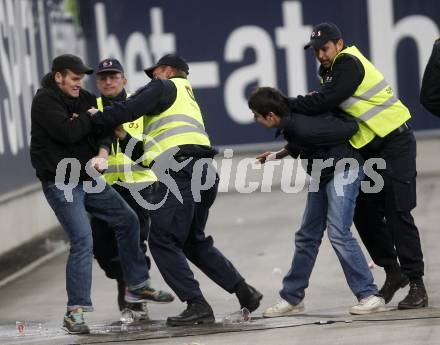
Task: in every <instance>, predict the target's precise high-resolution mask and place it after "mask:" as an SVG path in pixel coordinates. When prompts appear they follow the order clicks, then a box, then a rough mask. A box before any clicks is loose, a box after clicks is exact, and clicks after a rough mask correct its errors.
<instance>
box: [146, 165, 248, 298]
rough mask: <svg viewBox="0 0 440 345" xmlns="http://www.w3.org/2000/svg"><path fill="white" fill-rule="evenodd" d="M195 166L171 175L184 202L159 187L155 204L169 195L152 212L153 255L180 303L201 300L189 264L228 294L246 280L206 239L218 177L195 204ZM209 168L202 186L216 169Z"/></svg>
mask: <svg viewBox="0 0 440 345" xmlns="http://www.w3.org/2000/svg"><path fill="white" fill-rule="evenodd" d="M205 161H206V160H205ZM196 162H197V161H194V159H193V161H191V163H189V164H188V165H187V166H185V167H184V168H183V169H182V170H180V171H179V172H172V171H171V172H170V175H171V177H172V179H173V180H174V181H175V182H176V184H177V186H178V189H179V192H180V194H181V196H182V201H183V202H180V201H179V200H178V199H177V198H176V196H175V195H174V194H173V193H171V192H169V188H168V187H167V186H166V185H165V184H164V183H158V184H157V190H156V191H155V193H154V195H155V198H156V203H159V202H160V201H161V200H163V199H164V198H165V195H166V193H167V191H168V196H167V197H166V201H165V202H164V204H163V205H162V206H161V207H160V208H158V209H157V210H154V211H151V233H150V237H149V242H148V244H149V247H150V251H151V254H152V255H153V258H154V261H155V262H156V265H157V267H158V268H159V271H160V273H161V274H162V276H163V278H164V280H165V281H166V283H167V284H168V285H169V286H170V287H171V289H173V291H174V292H175V293H176V295H177V296H178V297H179V299H180V300H181V301H188V300H190V299H192V298H196V297H200V296H202V292H201V290H200V287H199V283H198V282H197V280H196V279H195V278H194V274H193V272H192V271H191V269H190V267H189V264H188V261H187V260H189V261H191V262H192V263H193V264H194V265H195V266H197V267H198V268H199V269H200V270H201V271H202V272H203V273H205V274H206V275H207V276H208V277H209V278H210V279H211V280H213V281H214V282H215V283H217V284H218V285H219V286H220V287H222V288H223V289H225V290H226V291H228V292H229V293H233V292H234V291H235V287H236V285H237V284H238V283H239V282H241V281H243V280H244V279H243V277H242V276H241V275H240V273H238V271H237V270H236V269H235V267H234V266H233V265H232V263H231V262H230V261H229V260H228V259H227V258H226V257H225V256H224V255H223V254H222V253H221V252H220V251H219V250H218V249H217V248H216V247H214V240H213V238H212V237H211V236H206V235H205V226H206V222H207V220H208V215H209V208H210V207H211V206H212V204H213V203H214V201H215V198H216V196H217V189H218V175H217V174H216V173H214V178H215V182H214V185H213V186H212V187H211V188H209V189H207V190H204V191H201V193H200V200H199V201H196V200H195V199H194V197H193V194H192V191H191V180H192V173H193V167H194V165H195V164H196V169H199V168H201V167H200V166H197V163H196ZM209 165H210V164H205V165H204V166H203V168H202V173H201V175H202V183H205V182H206V174H207V171H208V169H213V167H212V164H211V166H209ZM211 171H212V170H211Z"/></svg>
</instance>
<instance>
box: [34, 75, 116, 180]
mask: <svg viewBox="0 0 440 345" xmlns="http://www.w3.org/2000/svg"><path fill="white" fill-rule="evenodd" d="M41 85H42V87H41V88H40V89H39V90H38V91H37V93H36V95H35V97H34V99H33V101H32V109H31V149H30V153H31V161H32V165H33V167H34V168H35V170H36V174H37V177H38V178H39V179H40V180H41V181H54V180H55V173H56V169H57V165H58V163H59V162H60V161H61V160H62V159H63V158H76V159H78V160H79V162H80V163H81V174H80V180H86V179H89V177H88V175H87V174H86V173H85V170H84V167H85V164H86V162H87V161H88V160H90V159H91V158H92V157H94V156H96V155H97V153H98V150H99V147H106V148H107V149H108V150H109V149H110V145H111V138H108V137H101V138H98V139H95V138H94V137H92V136H91V135H89V133H90V131H91V128H92V124H91V121H90V117H89V115H88V114H87V113H86V110H87V109H89V108H90V107H92V106H94V107H96V97H95V96H94V95H93V94H91V93H89V92H87V91H86V90H80V94H79V97H78V98H72V97H68V96H67V95H66V94H64V93H63V92H62V91H61V89H60V88H59V87H58V86H57V85H56V83H55V80H54V77H53V74H52V73H49V74H47V75H46V76H45V77H44V78H43V80H42V82H41ZM73 113H76V114H79V117H76V118H72V114H73ZM67 178H68V177H66V180H67Z"/></svg>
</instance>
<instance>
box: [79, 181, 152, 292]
mask: <svg viewBox="0 0 440 345" xmlns="http://www.w3.org/2000/svg"><path fill="white" fill-rule="evenodd" d="M85 205H86V209H87V211H88V212H90V213H91V214H92V215H93V216H95V217H96V218H99V219H101V220H103V221H105V222H106V223H107V224H108V226H109V228H110V229H112V230H113V231H115V234H116V240H117V242H118V250H119V257H120V260H121V267H122V271H123V273H124V280H125V281H126V283H127V286H128V288H129V289H136V288H139V287H142V286H144V285H145V283H146V281H147V280H148V279H149V274H148V267H147V264H146V262H145V255H144V253H142V251H141V248H140V245H139V220H138V217H137V215H136V213H135V212H134V211H133V210H132V209H131V208H130V206H128V204H127V203H126V202H125V200H124V199H123V198H122V197H121V196H120V195H119V193H118V192H116V191H115V190H114V189H113V188H112V187H110V186H108V185H106V186H105V189H104V190H103V191H102V192H100V193H87V194H86V196H85Z"/></svg>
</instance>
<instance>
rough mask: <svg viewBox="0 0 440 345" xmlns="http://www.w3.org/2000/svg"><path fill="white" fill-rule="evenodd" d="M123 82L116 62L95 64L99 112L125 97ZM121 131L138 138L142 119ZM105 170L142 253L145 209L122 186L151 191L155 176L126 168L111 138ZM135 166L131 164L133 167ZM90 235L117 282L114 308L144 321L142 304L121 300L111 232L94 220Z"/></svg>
mask: <svg viewBox="0 0 440 345" xmlns="http://www.w3.org/2000/svg"><path fill="white" fill-rule="evenodd" d="M126 84H127V80H126V78H125V76H124V69H123V67H122V65H121V63H120V62H119V61H118V60H117V59H105V60H103V61H101V62H100V63H99V65H98V70H97V72H96V86H97V88H98V90H99V92H100V93H101V97H99V98H97V106H98V109H99V110H103V109H104V106H109V105H111V104H113V102H117V101H123V100H125V99H126V98H127V96H128V95H127V93H126V91H125V85H126ZM123 128H124V129H125V130H126V131H127V132H128V133H130V135H132V136H134V137H137V138H139V139H140V138H142V132H143V121H142V118H140V119H138V120H136V121H133V122H129V123H124V124H123ZM107 164H108V169H107V170H106V171H105V173H104V178H105V180H106V182H107V184H109V185H110V186H112V187H113V188H114V189H116V191H117V192H118V193H119V194H120V195H121V196H122V197H123V198H124V200H125V201H126V202H127V203H128V205H129V206H130V207H131V208H132V209H133V210H134V211H135V212H136V214H137V216H138V218H139V224H140V246H141V249H142V251H143V252H144V253H146V251H147V245H146V241H147V239H148V233H149V216H148V210H145V209H143V208H142V207H140V206H139V204H138V203H137V202H136V200H134V198H133V197H132V195H131V194H130V191H129V189H127V188H125V187H124V184H125V185H126V184H134V183H136V184H145V193H148V192H149V191H150V190H151V187H149V185H151V184H152V183H154V181H156V180H157V179H156V176H155V175H154V173H153V172H152V171H151V170H150V169H143V170H142V171H139V170H135V169H134V168H131V167H129V169H126V166H127V165H134V164H135V163H134V162H133V161H132V160H131V159H130V158H129V157H127V156H126V155H124V154H123V153H122V152H121V150H120V148H119V140H117V137H116V136H115V139H114V140H113V144H112V149H111V152H110V155H109V156H108V159H107ZM134 166H135V165H134ZM91 226H92V233H93V252H94V255H95V258H96V260H97V261H98V263H99V266H100V267H101V268H102V269H103V270H104V272H105V274H106V275H107V277H109V278H111V279H116V281H117V283H118V306H119V310H120V311H123V310H124V309H125V308H129V309H132V310H134V311H136V312H138V313H139V315H140V317H141V318H142V319H146V318H148V314H147V309H146V304H145V303H144V304H140V303H127V302H125V301H124V294H125V287H126V286H125V282H124V279H123V275H122V269H121V264H120V261H119V252H118V246H117V242H116V238H115V233H114V232H113V231H112V230H111V229H110V228H109V226H108V224H107V223H106V222H104V221H103V220H100V219H98V218H96V217H93V218H92V219H91ZM145 259H146V264H147V265H148V268H150V266H151V264H150V259H149V258H148V257H147V256H146V257H145Z"/></svg>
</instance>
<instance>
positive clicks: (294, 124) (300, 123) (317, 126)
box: [281, 113, 359, 147]
mask: <svg viewBox="0 0 440 345" xmlns="http://www.w3.org/2000/svg"><path fill="white" fill-rule="evenodd" d="M281 127H282V128H283V129H284V132H285V133H288V134H289V136H291V137H294V138H295V139H296V140H297V141H298V142H301V143H302V144H305V145H312V146H317V147H319V146H334V145H338V144H341V143H345V142H347V141H348V140H349V139H350V138H351V137H352V136H353V135H354V134H355V133H356V132H357V130H358V128H359V126H358V124H357V122H356V121H355V120H354V119H351V118H348V117H347V116H346V115H344V114H340V115H334V114H332V113H326V114H322V115H319V116H307V115H301V114H295V116H294V117H290V116H289V117H285V118H283V119H282V121H281Z"/></svg>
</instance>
